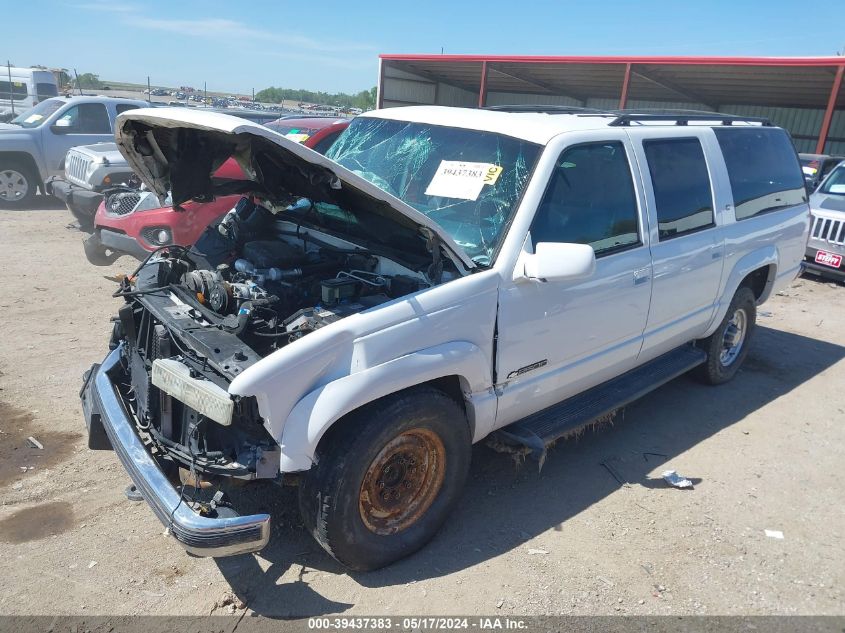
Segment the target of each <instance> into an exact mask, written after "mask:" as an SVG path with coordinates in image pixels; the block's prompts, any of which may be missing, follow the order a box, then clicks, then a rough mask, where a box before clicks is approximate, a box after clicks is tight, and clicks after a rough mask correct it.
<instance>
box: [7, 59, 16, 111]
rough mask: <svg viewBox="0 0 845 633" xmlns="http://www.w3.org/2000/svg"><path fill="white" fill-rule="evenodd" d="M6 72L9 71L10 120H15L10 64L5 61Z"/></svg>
mask: <svg viewBox="0 0 845 633" xmlns="http://www.w3.org/2000/svg"><path fill="white" fill-rule="evenodd" d="M6 70H8V71H9V104H10V105H11V106H12V118H15V95H14V93H13V92H12V62H10V61H9V60H8V59H7V60H6Z"/></svg>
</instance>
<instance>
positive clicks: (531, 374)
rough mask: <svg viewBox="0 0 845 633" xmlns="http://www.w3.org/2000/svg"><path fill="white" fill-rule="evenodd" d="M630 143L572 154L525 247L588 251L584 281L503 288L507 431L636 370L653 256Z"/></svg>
mask: <svg viewBox="0 0 845 633" xmlns="http://www.w3.org/2000/svg"><path fill="white" fill-rule="evenodd" d="M633 164H634V163H633V161H632V152H631V147H630V143H629V141H628V139H627V136H626V135H625V134H624V132H622V131H620V130H602V131H601V132H600V133H589V134H585V135H584V140H583V142H578V143H576V144H574V145H573V144H570V145H568V146H567V147H565V148H564V149H563V150H562V151H561V153H560V155H559V157H558V159H557V162H556V164H555V166H554V168H553V170H552V174H551V176H550V178H549V182H548V185H547V187H546V191H545V194H544V196H543V198H542V200H541V202H540V204H539V206H538V208H537V211H536V214H535V217H534V220H533V222H532V224H531V230H530V234H529V235H528V236H527V237H526V243H525V249H526V250H528V251H529V252H533V249H534V247H535V245H536V244H538V243H541V242H564V243H573V242H575V243H581V244H590V245H591V246H592V247H593V249H594V250H595V253H596V271H595V273H594V274H593V275H592V276H591V277H590V278H589V279H586V280H578V281H556V282H544V281H538V280H526V279H518V280H514V281H506V282H504V283H503V285H502V287H501V290H500V297H499V318H498V344H497V356H496V373H497V391H498V393H499V409H498V414H497V419H496V426H497V427H501V426H504V425H505V424H509V423H510V422H513V421H515V420H518V419H520V418H522V417H524V416H526V415H528V414H530V413H533V412H535V411H538V410H540V409H544V408H546V407H547V406H550V405H552V404H555V403H557V402H559V401H561V400H564V399H566V398H567V397H569V396H572V395H574V394H576V393H578V392H580V391H583V390H584V389H587V388H589V387H592V386H594V385H596V384H599V383H601V382H603V381H604V380H607V379H609V378H611V377H612V376H613V375H615V374H617V373H620V372H622V371H625V370H626V369H630V368H632V367H634V366H635V365H636V361H637V356H638V354H639V351H640V347H641V344H642V335H643V330H644V328H645V324H646V319H647V317H648V307H649V301H650V295H651V256H650V254H649V248H648V242H647V239H648V238H647V236H648V230H647V226H645V222H644V218H645V213H644V204H643V200H642V195H641V189H640V188H639V187H638V185H637V184H635V183H637V182H638V181H639V178H638V177H635V173H636V172H635V171H634V169H633V168H632V165H633Z"/></svg>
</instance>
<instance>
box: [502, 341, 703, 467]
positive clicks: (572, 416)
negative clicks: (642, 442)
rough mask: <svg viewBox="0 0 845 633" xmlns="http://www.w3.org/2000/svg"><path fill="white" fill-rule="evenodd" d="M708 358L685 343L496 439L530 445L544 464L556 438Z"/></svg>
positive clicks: (508, 428) (521, 422) (512, 426)
mask: <svg viewBox="0 0 845 633" xmlns="http://www.w3.org/2000/svg"><path fill="white" fill-rule="evenodd" d="M706 359H707V355H706V354H705V353H704V351H703V350H700V349H698V348H697V347H693V346H692V345H684V346H683V347H679V348H677V349H675V350H673V351H671V352H669V353H667V354H664V355H663V356H659V357H657V358H655V359H654V360H652V361H649V362H648V363H646V364H645V365H642V366H640V367H637V368H636V369H632V370H631V371H629V372H627V373H624V374H622V375H621V376H617V377H616V378H613V379H611V380H608V381H607V382H605V383H602V384H601V385H598V386H596V387H593V388H592V389H588V390H587V391H584V392H583V393H579V394H578V395H577V396H572V397H571V398H569V399H568V400H564V401H563V402H559V403H557V404H555V405H552V406H551V407H548V408H547V409H544V410H542V411H539V412H537V413H534V414H532V415H529V416H528V417H526V418H523V419H521V420H519V421H517V422H514V423H513V424H509V425H508V426H505V427H503V428H501V429H499V430H497V431H495V432H494V440H495V441H496V442H497V443H503V444H505V445H510V446H521V447H524V448H527V449H528V450H529V451H530V453H531V456H532V457H534V458H535V459H536V460H537V461H538V463H539V467H540V468H542V467H543V462H544V461H545V459H546V449H547V448H548V447H549V445H550V444H552V443H554V442H555V441H556V440H559V439H560V438H562V437H564V436H566V435H570V434H572V433H574V432H577V431H578V430H579V429H581V428H583V427H585V426H588V425H589V424H591V423H594V422H596V421H598V420H600V419H601V418H603V417H605V416H608V415H611V414H612V413H613V412H615V411H616V410H618V409H621V408H622V407H624V406H625V405H627V404H630V403H631V402H633V401H634V400H637V399H639V398H641V397H642V396H644V395H645V394H647V393H649V392H650V391H653V390H654V389H657V388H658V387H660V386H662V385H665V384H666V383H667V382H669V381H670V380H672V379H673V378H677V377H678V376H680V375H681V374H685V373H686V372H688V371H689V370H691V369H693V368H695V367H697V366H698V365H701V364H702V363H704V362H705V360H706Z"/></svg>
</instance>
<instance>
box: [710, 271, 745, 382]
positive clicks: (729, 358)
mask: <svg viewBox="0 0 845 633" xmlns="http://www.w3.org/2000/svg"><path fill="white" fill-rule="evenodd" d="M756 322H757V300H756V298H755V297H754V293H753V292H752V290H751V288H748V287H747V286H742V287H740V288H739V289H738V290H737V291H736V294H735V295H734V297H733V299H732V300H731V305H730V306H729V307H728V312H727V314H726V315H725V318H724V319H722V322H721V323H720V324H719V327H718V328H717V329H716V331H715V332H713V334H711V335H710V336H709V337H707V338H706V339H702V340H701V341H699V342H698V346H699V347H700V348H701V349H703V350H704V351H705V352H706V353H707V361H706V362H705V363H704V364H703V365H701V366H700V367H699V368H698V376H699V378H701V379H702V380H703V381H704V382H706V383H708V384H710V385H720V384H722V383H725V382H728V381H729V380H730V379H731V378H733V377H734V375H736V372H737V371H739V368H740V366H741V365H742V362H743V361H744V360H745V357H746V355H747V354H748V343H749V341H750V340H751V335H752V334H753V333H754V328H755V326H756Z"/></svg>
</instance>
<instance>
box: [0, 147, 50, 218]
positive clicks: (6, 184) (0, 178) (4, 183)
mask: <svg viewBox="0 0 845 633" xmlns="http://www.w3.org/2000/svg"><path fill="white" fill-rule="evenodd" d="M40 185H41V181H40V179H39V177H38V174H36V173H33V171H32V169H31V168H30V167H29V166H28V165H26V164H25V163H23V162H21V161H19V160H15V159H8V158H4V159H0V188H2V189H4V190H6V191H7V195H9V192H10V191H11V189H9V188H10V187H20V186H23V187H25V188H26V193H25V194H24V195H22V196H21V197H20V198H14V199H12V198H9V199H7V198H4V197H3V195H2V194H3V191H0V207H2V208H4V209H25V208H27V207H29V206H30V205H31V204H32V201H33V200H34V199H35V194H36V193H37V192H38V187H39V186H40Z"/></svg>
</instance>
